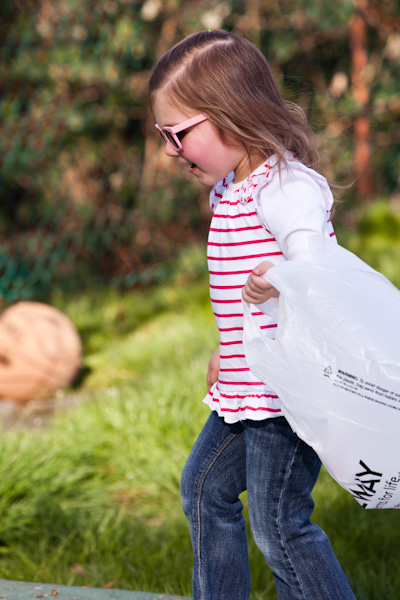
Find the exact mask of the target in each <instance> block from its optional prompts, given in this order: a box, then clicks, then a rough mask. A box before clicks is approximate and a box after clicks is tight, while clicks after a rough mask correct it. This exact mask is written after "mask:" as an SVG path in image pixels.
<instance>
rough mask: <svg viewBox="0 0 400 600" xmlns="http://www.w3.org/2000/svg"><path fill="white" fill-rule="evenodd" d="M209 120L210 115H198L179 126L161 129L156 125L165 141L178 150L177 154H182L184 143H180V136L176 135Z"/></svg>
mask: <svg viewBox="0 0 400 600" xmlns="http://www.w3.org/2000/svg"><path fill="white" fill-rule="evenodd" d="M207 119H208V115H205V114H203V113H201V114H199V115H197V116H196V117H192V118H191V119H188V120H187V121H183V122H182V123H179V124H178V125H174V126H173V127H160V126H159V125H157V123H156V129H158V131H159V132H160V133H161V135H162V137H163V139H164V140H165V141H166V142H167V143H168V144H169V145H170V146H171V147H172V148H173V149H174V150H176V151H177V152H180V151H181V150H182V142H181V141H180V139H179V138H178V136H177V135H176V134H177V133H180V132H181V131H184V130H185V129H189V127H193V125H197V124H198V123H202V122H203V121H206V120H207ZM168 134H170V136H171V137H172V139H173V141H174V142H175V144H176V146H174V144H173V143H172V141H171V139H170V138H169V137H168Z"/></svg>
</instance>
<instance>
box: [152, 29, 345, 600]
mask: <svg viewBox="0 0 400 600" xmlns="http://www.w3.org/2000/svg"><path fill="white" fill-rule="evenodd" d="M149 93H150V103H151V107H152V110H153V112H154V115H155V119H156V121H157V125H156V127H157V129H158V130H159V131H160V133H161V134H162V136H163V138H164V140H165V152H166V153H167V155H168V156H170V157H172V158H176V159H177V160H178V161H179V163H180V164H181V165H182V166H183V167H184V168H188V169H189V171H190V173H191V174H192V175H193V176H195V177H197V178H198V179H199V181H200V182H201V183H203V184H204V185H208V186H214V187H213V189H212V192H211V195H210V202H211V208H212V210H213V212H214V216H213V218H212V222H211V226H210V235H209V241H208V264H209V271H210V294H211V302H212V307H213V311H214V315H215V319H216V322H217V326H218V329H219V332H220V345H219V347H218V349H217V350H216V351H215V352H214V354H213V356H212V358H211V360H210V364H209V368H208V373H207V383H208V390H209V391H208V394H207V396H206V398H205V402H206V403H207V404H208V405H209V406H210V408H211V414H210V417H209V419H208V421H207V422H206V424H205V426H204V428H203V431H202V432H201V434H200V436H199V438H198V440H197V442H196V443H195V445H194V447H193V450H192V452H191V454H190V457H189V459H188V461H187V464H186V466H185V468H184V471H183V474H182V482H181V493H182V504H183V509H184V511H185V514H186V516H187V518H188V520H189V523H190V530H191V538H192V544H193V551H194V567H193V597H194V600H245V599H247V598H248V597H249V593H250V576H249V567H248V557H247V540H246V532H245V523H244V517H243V515H242V508H243V507H242V503H241V501H240V500H239V495H240V494H241V493H242V492H243V491H244V490H247V494H248V505H249V515H250V525H251V531H252V534H253V537H254V540H255V542H256V544H257V546H258V547H259V548H260V550H261V552H262V553H263V555H264V556H265V559H266V561H267V563H268V565H269V567H270V568H271V569H272V572H273V575H274V579H275V584H276V589H277V594H278V598H279V599H280V600H349V599H354V594H353V592H352V591H351V588H350V585H349V583H348V581H347V579H346V576H345V574H344V573H343V571H342V569H341V567H340V565H339V563H338V561H337V559H336V557H335V555H334V553H333V550H332V547H331V545H330V542H329V540H328V538H327V536H326V535H325V533H324V532H323V531H322V530H321V529H320V528H319V527H318V526H317V525H316V524H314V523H311V522H310V516H311V513H312V511H313V507H314V504H313V500H312V498H311V491H312V489H313V487H314V485H315V482H316V480H317V477H318V473H319V470H320V466H321V463H320V461H319V459H318V457H317V455H316V454H315V452H314V451H313V450H312V449H311V448H310V447H309V446H307V445H306V444H305V443H304V442H302V441H301V440H300V439H299V438H298V437H297V436H296V435H295V434H294V433H293V432H292V430H291V429H290V427H289V425H288V424H287V422H286V420H285V418H284V417H283V415H282V411H281V405H280V401H279V398H278V397H277V395H276V394H275V393H274V391H273V390H271V389H270V388H269V387H268V386H267V385H265V384H264V383H263V382H261V381H260V380H258V379H257V378H256V377H255V376H254V375H252V373H251V372H250V370H249V368H248V366H247V364H246V357H245V355H244V351H243V346H242V329H243V323H242V321H243V312H242V305H241V302H242V294H243V298H244V299H245V300H247V301H248V302H251V303H252V304H255V305H258V306H254V307H253V315H256V317H257V319H259V323H260V325H261V327H262V328H263V329H264V331H265V335H268V336H271V337H273V336H274V333H275V329H276V327H277V325H276V323H273V322H271V319H270V318H269V317H267V316H266V315H265V314H264V313H263V311H262V308H263V303H264V302H267V301H269V299H270V298H272V297H273V296H276V295H277V291H276V290H275V289H274V288H273V287H272V286H271V285H269V284H268V282H267V281H266V279H265V278H264V277H263V275H264V274H265V272H266V271H267V270H268V268H270V267H271V266H273V265H275V264H277V263H279V262H280V261H284V260H293V259H296V260H312V250H310V248H309V244H308V240H309V237H310V236H315V235H319V236H326V237H328V238H332V239H333V238H334V233H333V229H332V226H331V223H330V218H329V215H330V210H331V207H332V203H333V200H332V194H331V192H330V190H329V187H328V185H327V182H326V180H325V179H324V178H323V177H322V176H321V175H319V174H318V173H317V172H316V171H314V170H313V167H314V166H315V164H316V159H317V153H316V150H315V147H314V143H313V141H312V135H311V132H310V130H309V128H308V126H307V125H306V123H305V121H304V119H303V114H302V112H301V110H300V109H299V108H298V107H296V106H295V105H292V104H289V103H286V102H284V100H283V99H282V97H281V95H280V94H279V92H278V90H277V87H276V85H275V82H274V79H273V76H272V73H271V70H270V67H269V65H268V63H267V61H266V59H265V58H264V56H263V55H262V54H261V52H260V51H259V50H258V49H257V48H256V47H255V46H254V45H253V44H251V43H250V42H249V41H247V40H246V39H244V38H242V37H240V36H237V35H234V34H231V33H227V32H225V31H220V30H217V31H204V32H200V33H196V34H193V35H191V36H189V37H187V38H186V39H184V40H183V41H182V42H180V43H179V44H177V45H176V46H175V47H173V48H172V49H171V50H169V51H168V52H167V53H166V54H164V55H163V56H162V57H161V58H160V59H159V60H158V61H157V63H156V65H155V67H154V70H153V72H152V75H151V79H150V86H149Z"/></svg>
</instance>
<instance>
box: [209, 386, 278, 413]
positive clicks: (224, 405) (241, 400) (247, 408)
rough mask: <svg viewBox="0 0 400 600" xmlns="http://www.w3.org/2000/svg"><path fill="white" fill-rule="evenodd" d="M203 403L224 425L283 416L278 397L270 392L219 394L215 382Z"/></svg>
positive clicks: (219, 391)
mask: <svg viewBox="0 0 400 600" xmlns="http://www.w3.org/2000/svg"><path fill="white" fill-rule="evenodd" d="M203 402H204V404H207V406H208V407H209V408H210V409H211V410H213V411H215V412H216V413H217V414H218V416H220V417H222V418H223V419H224V421H225V422H226V423H236V422H237V421H244V420H246V419H249V420H251V421H263V420H264V419H271V418H274V417H282V416H283V413H282V407H281V403H280V400H279V398H278V396H277V395H276V394H274V392H273V391H272V390H271V391H268V390H265V388H264V389H263V392H260V393H257V392H254V393H251V392H248V391H247V390H246V391H243V392H241V391H240V390H239V391H237V392H236V393H235V392H225V391H223V392H221V390H220V389H219V386H218V382H216V383H214V385H213V386H212V388H211V390H210V391H209V392H208V394H207V395H206V397H205V398H204V400H203Z"/></svg>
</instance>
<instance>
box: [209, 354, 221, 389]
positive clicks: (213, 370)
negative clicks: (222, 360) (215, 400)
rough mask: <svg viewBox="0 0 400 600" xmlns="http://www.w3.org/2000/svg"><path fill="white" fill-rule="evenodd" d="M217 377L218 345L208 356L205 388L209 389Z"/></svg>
mask: <svg viewBox="0 0 400 600" xmlns="http://www.w3.org/2000/svg"><path fill="white" fill-rule="evenodd" d="M218 377H219V346H218V348H217V349H216V350H215V351H214V353H213V355H212V356H211V358H210V362H209V363H208V369H207V389H208V391H210V389H211V388H212V386H213V385H214V383H215V382H216V381H218Z"/></svg>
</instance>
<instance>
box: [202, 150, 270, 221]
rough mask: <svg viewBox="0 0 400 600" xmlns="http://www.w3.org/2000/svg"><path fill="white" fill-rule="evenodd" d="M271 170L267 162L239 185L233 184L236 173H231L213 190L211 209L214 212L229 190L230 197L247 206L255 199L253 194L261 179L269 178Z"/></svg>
mask: <svg viewBox="0 0 400 600" xmlns="http://www.w3.org/2000/svg"><path fill="white" fill-rule="evenodd" d="M271 168H272V167H271V164H270V161H268V162H265V163H263V164H262V165H260V166H259V167H257V169H256V170H255V171H253V172H252V173H251V174H250V175H249V176H248V177H247V178H246V179H244V180H243V181H239V182H238V183H234V182H233V179H234V177H235V173H234V172H233V171H231V172H230V173H229V175H227V176H226V177H225V178H224V179H222V180H221V181H218V183H216V184H215V185H214V187H213V189H212V190H211V193H210V205H211V208H212V209H213V210H214V208H215V207H216V206H217V204H218V203H219V201H220V200H221V198H222V196H223V194H224V192H225V191H226V190H229V195H230V196H233V198H234V199H235V200H236V201H237V202H240V204H247V203H248V202H249V200H251V198H252V197H253V192H254V190H255V188H256V187H257V186H258V184H259V181H260V179H261V178H264V177H266V178H268V177H269V175H270V172H271Z"/></svg>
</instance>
